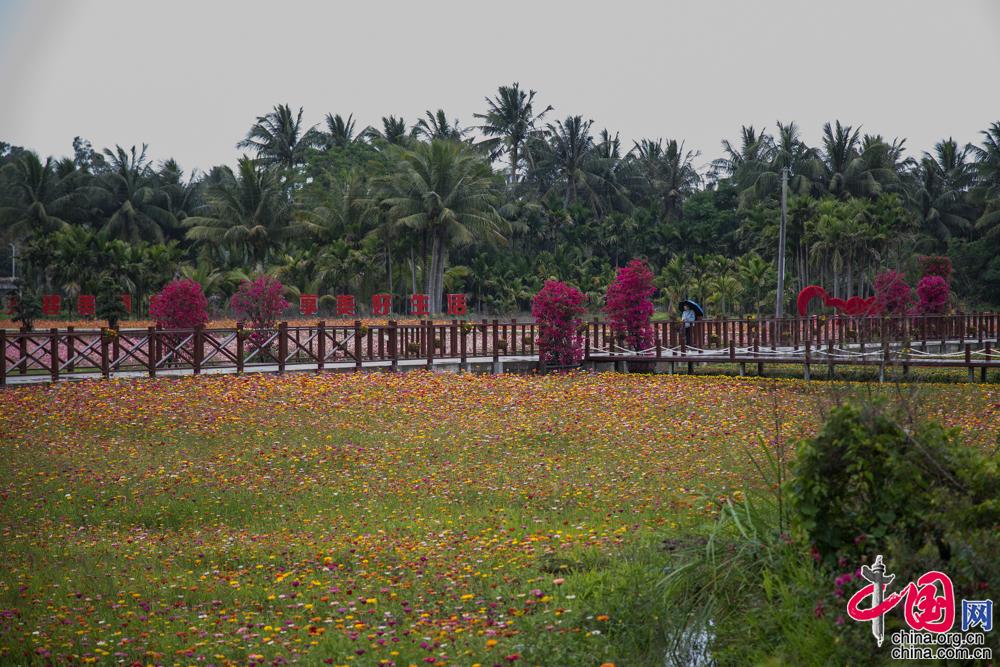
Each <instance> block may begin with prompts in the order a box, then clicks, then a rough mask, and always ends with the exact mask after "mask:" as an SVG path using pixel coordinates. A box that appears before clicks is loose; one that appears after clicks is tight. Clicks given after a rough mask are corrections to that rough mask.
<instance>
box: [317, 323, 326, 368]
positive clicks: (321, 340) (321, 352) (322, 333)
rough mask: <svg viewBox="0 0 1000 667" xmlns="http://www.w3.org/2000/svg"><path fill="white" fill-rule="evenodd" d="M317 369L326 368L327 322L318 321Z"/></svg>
mask: <svg viewBox="0 0 1000 667" xmlns="http://www.w3.org/2000/svg"><path fill="white" fill-rule="evenodd" d="M316 339H317V340H316V371H317V372H319V371H321V370H323V369H324V368H326V322H325V321H323V320H320V321H319V322H317V323H316Z"/></svg>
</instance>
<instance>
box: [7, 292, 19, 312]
mask: <svg viewBox="0 0 1000 667" xmlns="http://www.w3.org/2000/svg"><path fill="white" fill-rule="evenodd" d="M16 309H17V297H16V296H9V297H7V314H8V315H13V314H14V311H15V310H16Z"/></svg>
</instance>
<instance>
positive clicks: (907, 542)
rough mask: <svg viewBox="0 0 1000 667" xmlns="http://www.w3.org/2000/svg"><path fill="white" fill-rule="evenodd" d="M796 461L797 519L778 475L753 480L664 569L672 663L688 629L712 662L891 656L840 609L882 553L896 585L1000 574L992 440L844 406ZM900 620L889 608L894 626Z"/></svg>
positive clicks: (684, 657)
mask: <svg viewBox="0 0 1000 667" xmlns="http://www.w3.org/2000/svg"><path fill="white" fill-rule="evenodd" d="M897 412H898V413H899V414H896V413H897ZM757 469H758V470H761V471H762V473H763V470H764V467H763V466H757ZM778 469H780V466H779V467H778ZM792 472H793V473H794V477H793V480H792V483H791V495H792V505H791V508H792V511H793V513H792V516H791V519H792V522H793V525H794V526H795V530H794V531H793V532H792V533H790V534H789V533H786V532H785V531H783V530H782V529H781V525H782V522H781V520H780V518H779V517H780V516H781V510H780V507H781V500H780V499H781V488H782V484H780V483H778V484H774V483H773V481H774V480H769V479H762V480H761V482H763V484H761V485H760V487H758V488H763V489H770V491H752V488H754V487H750V488H748V490H747V492H746V497H745V499H744V500H742V501H732V500H730V501H728V502H727V503H726V504H725V505H724V506H723V509H722V512H721V513H720V517H719V520H718V522H717V524H716V526H715V528H714V529H713V531H712V533H711V534H710V535H709V536H708V538H707V539H703V540H700V541H693V543H691V544H689V545H682V546H681V547H680V548H679V549H677V550H676V551H675V553H674V559H673V562H672V563H671V565H670V566H669V567H668V568H667V575H666V577H665V578H664V580H663V581H662V582H661V584H662V587H663V589H664V591H665V594H666V597H667V599H668V601H669V602H670V603H671V608H672V609H673V610H674V616H673V621H674V625H673V626H672V627H671V628H670V630H669V631H670V632H671V634H672V638H671V642H670V647H671V648H670V649H669V650H668V659H667V663H668V664H676V665H681V664H689V663H690V662H691V659H690V655H688V654H687V652H686V651H685V650H684V648H685V646H684V645H685V639H690V637H692V636H702V637H704V639H705V641H706V642H707V644H708V646H707V652H708V653H709V654H710V658H711V662H703V663H699V664H717V665H745V664H788V665H798V664H834V665H837V664H853V665H881V664H885V659H886V651H885V647H882V648H881V649H879V648H878V647H877V645H876V644H875V642H874V641H872V638H871V634H870V628H869V627H868V625H867V624H865V623H855V622H853V621H850V620H848V619H847V618H846V614H845V607H846V604H847V599H848V598H849V597H850V595H852V594H853V593H854V592H855V591H857V590H858V589H859V588H860V587H861V586H862V585H863V584H864V583H865V582H863V581H860V580H859V576H858V572H857V568H858V567H859V566H860V564H861V563H863V562H871V560H872V559H873V558H874V556H875V555H876V554H883V555H885V557H886V559H887V560H888V561H889V562H891V563H892V570H893V571H894V572H896V573H897V575H898V576H899V577H900V580H899V586H900V587H902V586H904V585H905V582H906V581H907V580H910V579H911V578H916V577H917V576H919V575H920V574H921V573H923V572H926V571H930V570H939V571H942V572H945V573H947V574H949V575H950V576H951V577H952V579H953V581H954V583H955V586H956V596H960V597H970V598H980V597H982V596H983V591H988V590H993V589H995V587H996V586H998V585H1000V561H998V560H997V558H996V553H997V552H998V550H1000V534H998V533H997V531H996V526H997V524H998V522H1000V454H998V451H997V450H994V451H992V452H984V451H982V450H979V449H976V448H973V447H968V446H965V445H963V444H962V443H960V442H958V440H957V431H949V430H947V429H944V428H942V427H941V426H940V425H938V424H934V423H917V424H914V420H913V419H912V418H910V417H908V416H906V413H905V411H903V410H897V411H890V410H888V409H886V408H885V407H883V406H882V405H879V404H869V405H864V406H861V407H857V406H842V407H837V408H835V409H834V410H832V411H831V413H830V416H829V418H828V419H827V421H826V423H825V424H824V426H823V428H822V429H821V431H820V432H819V434H818V435H817V436H816V437H815V438H813V439H811V440H809V441H807V442H805V443H802V444H801V445H800V447H799V452H798V457H797V459H796V462H795V464H794V466H793V471H792ZM772 496H773V497H772ZM803 538H804V539H803ZM810 552H811V554H810ZM811 555H812V557H810V556H811ZM896 590H898V589H896ZM678 619H680V621H679V622H678ZM902 622H903V621H902V618H901V617H900V615H898V614H896V615H890V616H889V617H887V619H886V623H887V626H886V634H887V635H888V634H890V633H891V632H893V631H895V630H897V629H902Z"/></svg>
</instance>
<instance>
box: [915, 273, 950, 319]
mask: <svg viewBox="0 0 1000 667" xmlns="http://www.w3.org/2000/svg"><path fill="white" fill-rule="evenodd" d="M950 292H951V290H950V289H949V288H948V281H946V280H945V279H944V278H942V277H941V276H924V277H923V278H921V279H920V282H919V283H917V298H918V299H919V301H918V302H917V313H918V314H920V315H940V314H943V313H945V312H947V310H948V301H949V299H950V297H951V293H950Z"/></svg>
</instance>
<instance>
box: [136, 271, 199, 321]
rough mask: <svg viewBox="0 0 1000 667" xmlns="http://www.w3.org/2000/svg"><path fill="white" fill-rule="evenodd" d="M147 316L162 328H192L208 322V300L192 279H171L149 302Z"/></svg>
mask: <svg viewBox="0 0 1000 667" xmlns="http://www.w3.org/2000/svg"><path fill="white" fill-rule="evenodd" d="M149 316H150V317H152V318H153V319H154V320H156V323H157V325H159V326H161V327H163V328H164V329H193V328H195V327H198V326H204V325H205V324H206V323H207V322H208V300H207V299H206V298H205V294H204V292H202V291H201V285H199V284H198V283H196V282H195V281H193V280H189V279H183V280H172V281H170V282H169V283H167V284H166V285H165V286H164V288H163V289H162V290H160V292H159V293H158V294H154V295H153V297H152V298H151V299H150V302H149Z"/></svg>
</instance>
